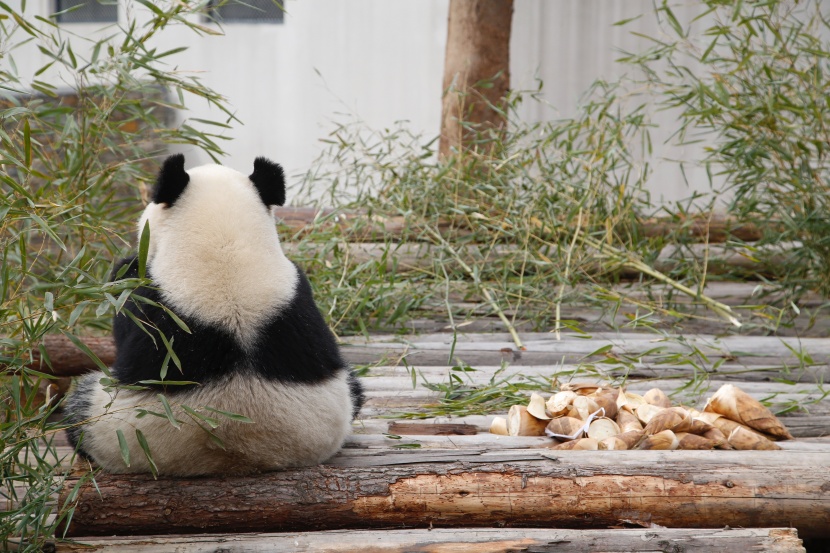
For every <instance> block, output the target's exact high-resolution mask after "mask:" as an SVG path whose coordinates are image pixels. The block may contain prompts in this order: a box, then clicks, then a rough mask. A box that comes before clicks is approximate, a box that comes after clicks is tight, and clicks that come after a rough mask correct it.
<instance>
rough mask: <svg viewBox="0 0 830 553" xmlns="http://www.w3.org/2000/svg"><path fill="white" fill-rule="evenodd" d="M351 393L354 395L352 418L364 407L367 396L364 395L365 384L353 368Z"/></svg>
mask: <svg viewBox="0 0 830 553" xmlns="http://www.w3.org/2000/svg"><path fill="white" fill-rule="evenodd" d="M349 394H350V395H351V396H352V418H353V419H355V418H357V414H358V413H359V412H360V409H361V408H362V407H363V403H364V402H365V401H366V397H365V396H364V395H363V384H361V383H360V380H358V379H357V375H356V374H355V373H354V371H353V370H351V369H349Z"/></svg>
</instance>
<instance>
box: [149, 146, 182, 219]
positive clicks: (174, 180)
mask: <svg viewBox="0 0 830 553" xmlns="http://www.w3.org/2000/svg"><path fill="white" fill-rule="evenodd" d="M188 182H190V176H189V175H188V174H187V173H186V172H185V170H184V155H182V154H176V155H174V156H170V157H168V158H167V159H165V160H164V164H163V165H162V166H161V171H159V176H158V178H157V179H156V186H155V188H154V189H153V202H155V203H157V204H167V207H170V206H172V205H173V204H174V203H176V200H178V199H179V196H181V195H182V192H184V189H185V187H186V186H187V183H188Z"/></svg>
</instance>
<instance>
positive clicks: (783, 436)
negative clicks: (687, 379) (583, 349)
mask: <svg viewBox="0 0 830 553" xmlns="http://www.w3.org/2000/svg"><path fill="white" fill-rule="evenodd" d="M490 432H492V433H493V434H502V435H506V436H545V435H547V436H550V437H551V438H553V439H554V440H555V441H556V444H555V445H554V446H553V449H584V450H597V449H715V448H719V449H754V450H758V449H781V448H780V447H779V446H778V445H777V444H775V442H774V440H787V439H792V436H791V435H790V433H789V432H788V431H787V429H786V428H785V427H784V425H783V424H781V421H780V420H778V418H777V417H776V416H775V415H773V414H772V412H771V411H770V410H769V409H767V408H766V407H764V406H763V405H761V403H760V402H758V401H757V400H755V399H753V398H752V397H750V396H749V395H748V394H747V393H746V392H744V391H742V390H741V389H739V388H737V387H736V386H733V385H731V384H726V385H724V386H722V387H721V388H720V389H719V390H718V391H717V392H716V393H715V394H714V395H713V396H712V397H711V398H709V401H708V402H707V403H706V406H705V407H704V408H703V411H698V410H696V409H690V408H686V407H682V406H672V404H671V401H670V400H669V398H668V397H667V396H666V394H665V393H663V391H662V390H660V389H658V388H652V389H651V390H649V391H648V392H646V393H645V394H643V395H638V394H634V393H631V392H626V391H625V390H624V389H622V388H610V387H605V386H600V385H597V384H566V385H564V386H562V388H561V390H560V391H559V392H557V393H555V394H554V395H553V396H551V397H550V398H549V399H548V400H547V401H546V400H545V398H544V397H542V396H541V395H539V394H533V395H532V396H531V398H530V403H528V404H527V405H514V406H513V407H511V408H510V411H509V412H508V414H507V418H506V419H505V418H502V417H496V418H495V419H494V420H493V423H492V426H491V427H490Z"/></svg>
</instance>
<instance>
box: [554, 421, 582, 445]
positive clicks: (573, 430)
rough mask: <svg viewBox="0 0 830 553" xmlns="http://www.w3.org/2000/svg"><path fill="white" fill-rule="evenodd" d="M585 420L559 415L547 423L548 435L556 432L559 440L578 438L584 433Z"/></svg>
mask: <svg viewBox="0 0 830 553" xmlns="http://www.w3.org/2000/svg"><path fill="white" fill-rule="evenodd" d="M584 426H585V421H583V420H581V419H577V418H575V417H559V418H556V419H553V420H552V421H550V422H549V423H548V425H547V432H546V433H547V435H549V436H550V435H551V434H555V436H554V437H555V438H556V439H557V440H563V441H564V440H578V439H579V438H582V437H583V436H584V435H585V433H584Z"/></svg>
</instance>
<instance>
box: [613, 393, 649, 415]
mask: <svg viewBox="0 0 830 553" xmlns="http://www.w3.org/2000/svg"><path fill="white" fill-rule="evenodd" d="M643 403H645V400H644V399H643V396H641V395H639V394H634V393H631V392H625V391H622V392H620V395H618V396H617V408H618V409H625V410H627V411H630V412H632V413H633V412H634V411H636V410H637V407H639V406H640V405H642V404H643Z"/></svg>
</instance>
